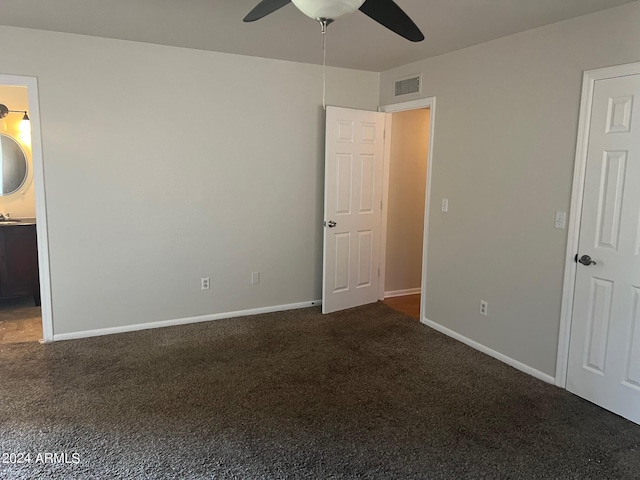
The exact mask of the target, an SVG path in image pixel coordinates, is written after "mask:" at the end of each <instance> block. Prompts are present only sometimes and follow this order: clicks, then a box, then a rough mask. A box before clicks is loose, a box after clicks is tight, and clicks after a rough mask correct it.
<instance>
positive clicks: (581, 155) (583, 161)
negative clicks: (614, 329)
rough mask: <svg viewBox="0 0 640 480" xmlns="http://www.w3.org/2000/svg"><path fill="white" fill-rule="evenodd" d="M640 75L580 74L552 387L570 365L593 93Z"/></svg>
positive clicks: (563, 380)
mask: <svg viewBox="0 0 640 480" xmlns="http://www.w3.org/2000/svg"><path fill="white" fill-rule="evenodd" d="M637 74H640V62H636V63H629V64H626V65H616V66H612V67H605V68H598V69H595V70H587V71H585V72H584V74H583V77H582V78H583V80H582V97H581V100H580V121H579V123H578V139H577V143H576V158H575V165H574V169H573V188H572V190H571V209H570V211H569V228H568V232H567V251H566V255H565V267H564V282H563V287H562V307H561V310H560V331H559V332H558V358H557V361H556V376H555V377H556V378H555V384H556V386H558V387H561V388H566V387H567V368H568V366H569V342H570V340H571V320H572V318H573V297H574V294H575V288H576V285H575V281H576V273H577V264H576V262H575V260H574V257H575V255H576V253H577V251H578V240H579V237H580V224H581V218H582V201H583V196H584V182H585V175H586V167H587V148H588V146H589V130H590V128H591V107H592V103H593V92H594V87H595V82H596V81H597V80H605V79H608V78H617V77H625V76H628V75H637Z"/></svg>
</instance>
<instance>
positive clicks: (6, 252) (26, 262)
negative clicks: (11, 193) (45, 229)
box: [0, 219, 40, 305]
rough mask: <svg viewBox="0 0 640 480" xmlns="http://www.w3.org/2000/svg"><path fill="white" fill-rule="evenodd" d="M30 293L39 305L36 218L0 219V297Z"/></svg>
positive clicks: (27, 294)
mask: <svg viewBox="0 0 640 480" xmlns="http://www.w3.org/2000/svg"><path fill="white" fill-rule="evenodd" d="M21 296H33V298H34V300H35V303H36V305H40V282H39V277H38V245H37V240H36V224H35V221H30V220H27V219H25V220H21V221H19V222H6V223H4V222H0V299H4V298H11V297H21Z"/></svg>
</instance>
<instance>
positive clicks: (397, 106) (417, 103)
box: [378, 97, 436, 322]
mask: <svg viewBox="0 0 640 480" xmlns="http://www.w3.org/2000/svg"><path fill="white" fill-rule="evenodd" d="M421 108H428V109H429V116H430V123H429V151H428V154H427V189H426V195H425V197H424V230H423V237H422V284H421V285H420V293H421V296H420V321H421V322H424V320H425V318H426V317H425V299H426V292H427V247H428V241H429V205H431V172H432V169H433V140H434V132H435V125H436V122H435V120H436V97H428V98H421V99H418V100H412V101H409V102H402V103H393V104H390V105H382V106H380V107H378V110H379V111H380V112H386V113H395V112H404V111H407V110H417V109H421ZM385 132H386V135H385V150H384V167H383V177H382V220H381V228H380V284H379V288H380V290H379V298H380V300H384V289H385V284H384V276H385V273H386V260H387V258H386V257H387V217H388V214H389V207H388V204H389V167H390V160H391V115H388V116H387V122H386V125H385Z"/></svg>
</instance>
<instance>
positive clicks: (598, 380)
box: [567, 75, 640, 423]
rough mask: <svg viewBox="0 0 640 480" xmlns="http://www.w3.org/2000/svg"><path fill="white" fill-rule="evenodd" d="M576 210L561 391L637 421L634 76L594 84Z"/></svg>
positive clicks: (639, 317) (638, 126) (639, 344)
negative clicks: (565, 368)
mask: <svg viewBox="0 0 640 480" xmlns="http://www.w3.org/2000/svg"><path fill="white" fill-rule="evenodd" d="M582 211H583V213H582V219H581V223H580V240H579V250H578V257H577V258H581V262H580V263H579V264H578V266H577V267H578V268H577V274H576V284H575V285H576V286H575V294H574V305H573V318H572V322H571V340H570V346H569V363H568V371H567V389H568V390H570V391H571V392H573V393H575V394H577V395H580V396H581V397H584V398H586V399H587V400H590V401H592V402H593V403H596V404H598V405H600V406H602V407H604V408H606V409H608V410H611V411H613V412H615V413H617V414H619V415H621V416H623V417H626V418H628V419H630V420H632V421H634V422H636V423H640V75H629V76H624V77H617V78H608V79H602V80H597V81H596V82H595V86H594V90H593V104H592V110H591V124H590V130H589V139H588V149H587V164H586V176H585V185H584V197H583V206H582ZM584 255H586V256H588V257H590V258H586V257H583V256H584ZM591 262H595V263H591Z"/></svg>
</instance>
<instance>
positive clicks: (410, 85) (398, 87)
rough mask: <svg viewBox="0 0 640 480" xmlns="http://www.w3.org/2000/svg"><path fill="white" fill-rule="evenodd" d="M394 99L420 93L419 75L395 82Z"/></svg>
mask: <svg viewBox="0 0 640 480" xmlns="http://www.w3.org/2000/svg"><path fill="white" fill-rule="evenodd" d="M394 87H395V93H394V94H393V96H394V97H399V96H401V95H409V94H410V93H420V75H417V76H416V75H414V76H411V77H408V78H402V79H400V80H396V81H395V83H394Z"/></svg>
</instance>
